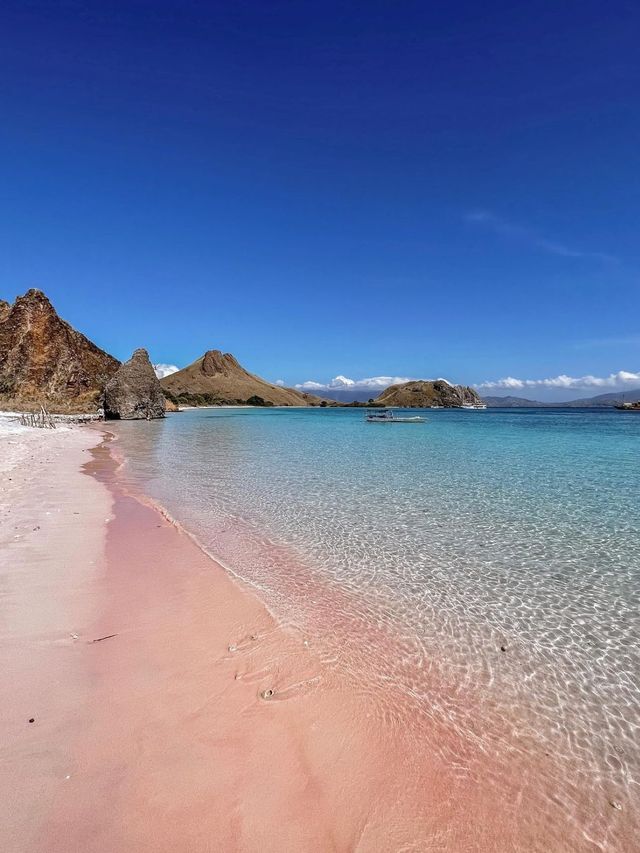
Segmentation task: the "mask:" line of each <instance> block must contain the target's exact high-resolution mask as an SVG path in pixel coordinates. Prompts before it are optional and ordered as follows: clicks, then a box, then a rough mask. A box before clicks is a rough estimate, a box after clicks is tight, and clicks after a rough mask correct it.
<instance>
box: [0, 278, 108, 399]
mask: <svg viewBox="0 0 640 853" xmlns="http://www.w3.org/2000/svg"><path fill="white" fill-rule="evenodd" d="M119 364H120V362H119V361H118V360H117V359H115V358H113V356H110V355H109V354H108V353H106V352H104V351H103V350H101V349H100V348H99V347H97V346H96V345H95V344H94V343H92V342H91V341H90V340H89V339H88V338H86V337H85V336H84V335H83V334H81V333H80V332H77V331H76V330H75V329H74V328H72V327H71V326H70V325H69V324H68V323H66V322H65V321H64V320H62V319H61V318H60V317H59V316H58V314H57V313H56V311H55V309H54V307H53V305H52V304H51V302H49V300H48V299H47V297H46V296H45V295H44V293H43V292H42V291H41V290H36V289H32V290H28V291H27V292H26V293H25V294H24V296H19V297H18V298H17V299H16V301H15V302H14V303H13V305H9V303H8V302H4V301H0V408H4V409H8V408H15V409H29V408H34V407H35V408H38V407H39V405H40V404H41V403H43V404H44V405H46V406H47V407H49V409H50V410H51V411H61V412H64V411H73V412H83V411H84V412H91V411H96V409H97V407H98V400H99V397H100V393H101V392H102V389H103V388H104V385H105V383H106V382H107V381H108V379H109V378H110V377H111V376H113V374H114V373H115V372H116V370H117V369H118V366H119Z"/></svg>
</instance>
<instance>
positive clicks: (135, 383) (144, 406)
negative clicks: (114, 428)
mask: <svg viewBox="0 0 640 853" xmlns="http://www.w3.org/2000/svg"><path fill="white" fill-rule="evenodd" d="M164 410H165V399H164V394H163V393H162V388H161V387H160V382H159V380H158V377H157V376H156V374H155V371H154V369H153V367H152V365H151V361H150V360H149V354H148V353H147V351H146V349H137V350H136V351H135V352H134V354H133V355H132V356H131V358H130V359H129V361H125V362H124V364H121V365H120V367H119V368H118V370H117V372H116V373H115V375H114V376H112V378H111V379H110V380H109V382H108V383H107V385H106V387H105V389H104V414H105V417H106V418H119V419H121V420H139V419H146V420H150V419H151V418H163V417H164Z"/></svg>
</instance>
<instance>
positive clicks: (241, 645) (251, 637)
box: [227, 634, 258, 653]
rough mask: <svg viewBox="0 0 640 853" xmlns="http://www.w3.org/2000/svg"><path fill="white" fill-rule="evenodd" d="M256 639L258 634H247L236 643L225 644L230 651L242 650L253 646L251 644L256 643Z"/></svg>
mask: <svg viewBox="0 0 640 853" xmlns="http://www.w3.org/2000/svg"><path fill="white" fill-rule="evenodd" d="M257 641H258V635H257V634H247V636H246V637H243V638H242V639H241V640H238V642H237V643H230V644H229V645H228V646H227V649H228V650H229V651H230V652H231V653H234V652H242V651H244V650H245V649H249V648H251V646H253V644H254V643H256V642H257Z"/></svg>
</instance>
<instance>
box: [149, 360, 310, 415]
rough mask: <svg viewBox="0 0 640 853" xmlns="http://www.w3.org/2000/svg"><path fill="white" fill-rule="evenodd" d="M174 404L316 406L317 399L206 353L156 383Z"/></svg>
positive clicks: (231, 361)
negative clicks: (275, 383)
mask: <svg viewBox="0 0 640 853" xmlns="http://www.w3.org/2000/svg"><path fill="white" fill-rule="evenodd" d="M160 381H161V384H162V388H163V389H164V391H165V393H166V394H167V396H168V397H169V399H171V400H173V402H175V403H179V404H182V405H185V406H202V405H237V404H243V405H249V406H251V405H258V406H319V405H320V404H321V403H322V400H321V399H320V397H314V395H313V394H304V393H302V392H300V391H296V390H295V389H293V388H284V387H282V386H280V385H273V384H271V383H270V382H266V381H265V380H264V379H261V378H260V377H259V376H255V374H253V373H249V371H248V370H245V369H244V367H242V365H241V364H239V363H238V360H237V359H236V358H234V356H232V355H231V353H228V352H225V353H223V352H221V351H220V350H217V349H212V350H208V351H207V352H206V353H205V354H204V355H203V356H202V358H199V359H198V360H197V361H194V362H193V364H190V365H189V366H188V367H184V368H183V369H182V370H178V372H177V373H172V374H171V375H170V376H165V377H164V378H163V379H161V380H160Z"/></svg>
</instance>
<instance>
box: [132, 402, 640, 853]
mask: <svg viewBox="0 0 640 853" xmlns="http://www.w3.org/2000/svg"><path fill="white" fill-rule="evenodd" d="M425 414H426V417H427V419H428V423H426V424H424V425H410V424H407V425H401V424H397V425H388V424H367V423H365V422H364V415H363V412H362V410H357V409H356V410H350V409H333V410H332V409H330V410H320V409H308V410H307V409H295V410H286V409H285V410H283V409H271V410H268V409H267V410H260V409H206V410H197V411H187V412H184V413H183V414H180V415H177V416H173V417H171V418H168V419H167V420H165V421H164V422H153V423H151V424H148V423H144V424H139V423H120V424H118V425H117V427H116V431H117V432H118V434H119V437H120V442H121V445H122V449H123V451H124V452H125V455H126V457H127V459H128V465H127V474H128V476H130V477H131V478H132V479H133V480H135V482H136V483H137V484H138V485H141V486H143V487H144V489H145V490H146V492H147V493H148V494H150V495H151V496H153V497H155V498H156V499H158V500H159V501H160V502H162V503H163V504H164V505H165V506H166V507H167V509H168V510H169V511H170V512H171V513H172V514H173V515H174V516H175V517H176V518H177V519H178V520H179V521H181V522H182V523H184V524H185V526H187V527H188V528H190V529H191V530H192V531H193V532H194V533H195V534H196V535H197V536H198V538H199V539H200V540H201V542H202V543H203V544H204V545H205V546H206V547H207V548H208V549H209V550H210V551H211V552H212V553H213V554H215V555H217V556H218V557H220V558H221V559H222V560H223V561H224V562H225V563H226V564H227V565H228V566H229V567H230V568H231V569H233V571H234V572H236V573H237V574H238V575H240V576H241V577H242V578H244V579H245V580H247V581H248V582H250V583H252V584H253V585H254V586H255V587H257V588H258V589H259V590H260V594H261V595H262V597H263V598H264V600H265V601H266V603H267V604H268V605H269V606H270V608H271V609H272V611H273V612H274V613H275V614H276V615H277V616H279V617H280V618H281V619H282V620H285V621H289V622H294V623H295V624H296V625H298V626H300V627H301V629H303V630H305V631H307V632H308V633H309V634H310V635H313V636H319V635H321V634H322V635H323V640H324V642H325V644H326V648H327V656H328V657H330V656H331V655H333V656H334V659H335V660H338V661H339V662H340V665H342V666H344V668H345V671H346V672H347V673H348V674H349V676H350V677H351V678H353V680H354V682H356V683H357V682H360V683H361V684H362V685H363V687H362V689H370V690H373V691H376V690H377V689H378V688H380V687H385V688H386V686H388V685H392V686H393V691H390V690H386V689H385V690H384V691H378V692H380V693H381V694H382V695H389V696H391V693H392V692H393V693H394V695H398V694H400V695H402V696H404V698H405V699H406V702H404V703H403V702H398V701H397V700H395V699H394V700H393V701H392V700H391V699H389V703H388V706H385V702H384V700H382V701H381V703H380V713H383V714H387V715H389V717H390V719H395V718H396V717H399V716H400V715H401V709H402V708H403V707H409V706H413V707H414V708H418V709H419V710H420V713H422V714H424V715H426V716H431V717H440V718H442V719H446V720H448V721H449V723H451V724H452V725H454V726H456V727H457V729H458V731H459V732H460V733H461V737H463V738H467V739H468V741H469V743H472V744H475V746H476V748H477V749H479V750H487V751H488V752H492V753H494V754H495V753H496V752H497V751H498V752H499V747H500V745H502V746H504V747H505V749H507V748H508V749H509V750H510V751H511V752H513V751H514V750H533V751H537V753H538V754H539V755H553V756H554V758H556V759H560V760H565V759H566V766H567V767H569V766H570V767H571V778H570V779H569V780H567V784H566V785H565V786H564V787H565V799H566V802H565V803H564V805H565V806H566V808H567V809H570V808H571V806H572V800H573V799H574V798H578V797H579V796H584V797H586V798H587V801H588V802H589V805H588V807H587V808H588V809H589V808H596V809H598V808H601V807H604V808H605V809H606V808H609V809H614V810H615V809H616V808H617V805H612V804H613V803H616V804H619V805H622V806H623V808H624V809H626V810H632V811H633V810H634V809H636V808H637V805H638V784H639V782H640V747H639V745H638V744H639V737H638V736H639V731H638V730H639V727H640V651H639V641H640V607H639V604H640V416H634V415H633V414H625V413H620V412H617V411H615V410H613V411H604V412H603V411H600V412H598V411H593V410H591V411H579V410H551V409H543V410H488V411H452V410H442V411H430V412H426V413H425ZM502 647H504V649H505V650H506V651H502V650H501V649H502ZM365 684H366V685H367V686H366V687H365V686H364V685H365ZM443 688H446V689H443ZM469 696H473V697H474V700H473V702H472V703H471V704H470V702H469V701H468V698H469ZM463 697H464V701H463ZM479 707H481V708H483V709H484V711H483V714H484V719H485V720H486V721H487V724H486V725H485V726H480V727H479V726H478V708H479ZM556 782H557V780H556ZM567 792H568V793H567ZM558 796H560V798H561V799H562V796H563V795H561V794H559V795H558ZM590 798H591V799H590ZM603 804H604V806H603ZM594 845H595V846H594V848H593V849H614V848H615V845H614V846H611V845H609V846H608V845H607V843H606V838H605V837H602V838H595V839H594Z"/></svg>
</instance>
